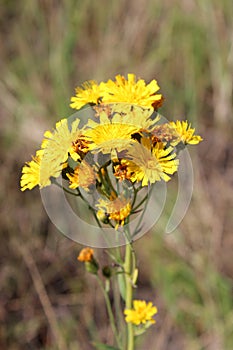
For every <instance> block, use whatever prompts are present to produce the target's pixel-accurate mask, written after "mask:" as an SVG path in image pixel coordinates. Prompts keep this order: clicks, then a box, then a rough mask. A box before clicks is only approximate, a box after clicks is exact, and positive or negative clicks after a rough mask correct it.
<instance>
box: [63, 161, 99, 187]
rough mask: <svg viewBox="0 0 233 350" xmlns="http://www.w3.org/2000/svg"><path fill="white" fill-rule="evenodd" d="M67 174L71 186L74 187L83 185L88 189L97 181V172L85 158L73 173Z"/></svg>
mask: <svg viewBox="0 0 233 350" xmlns="http://www.w3.org/2000/svg"><path fill="white" fill-rule="evenodd" d="M66 176H67V177H68V179H69V180H70V186H69V187H70V188H72V189H75V188H78V187H82V188H84V189H85V190H86V191H88V190H89V188H90V186H91V185H93V184H95V181H96V172H95V171H94V169H93V167H92V166H91V165H89V164H88V163H87V162H86V161H85V160H83V161H82V163H80V164H79V165H78V166H77V167H76V168H75V169H74V173H73V174H68V173H67V174H66Z"/></svg>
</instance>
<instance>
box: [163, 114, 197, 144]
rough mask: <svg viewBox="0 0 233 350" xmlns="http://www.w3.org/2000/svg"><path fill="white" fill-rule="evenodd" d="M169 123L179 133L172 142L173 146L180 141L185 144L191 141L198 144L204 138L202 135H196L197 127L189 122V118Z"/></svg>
mask: <svg viewBox="0 0 233 350" xmlns="http://www.w3.org/2000/svg"><path fill="white" fill-rule="evenodd" d="M169 124H170V126H171V127H172V128H173V129H174V130H175V132H176V134H177V137H176V139H175V140H174V141H173V142H172V143H171V144H172V145H173V146H175V145H177V144H178V143H180V142H183V143H184V144H187V143H189V144H191V145H196V144H198V143H199V142H201V141H202V140H203V139H202V137H201V136H199V135H194V132H195V129H194V128H193V129H192V128H191V124H188V122H187V120H186V121H179V120H177V121H176V122H170V123H169Z"/></svg>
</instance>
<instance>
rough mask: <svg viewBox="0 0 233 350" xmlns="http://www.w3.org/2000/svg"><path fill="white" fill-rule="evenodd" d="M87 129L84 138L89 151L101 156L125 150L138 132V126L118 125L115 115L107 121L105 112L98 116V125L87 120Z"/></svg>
mask: <svg viewBox="0 0 233 350" xmlns="http://www.w3.org/2000/svg"><path fill="white" fill-rule="evenodd" d="M87 127H88V129H87V130H86V132H85V136H84V137H85V139H86V140H87V141H88V142H89V145H88V147H89V150H91V151H93V152H99V151H101V152H102V153H103V154H107V153H112V151H118V152H120V151H122V150H124V149H126V148H127V147H128V146H129V145H130V143H132V142H133V140H132V137H131V136H132V134H134V133H135V132H138V131H139V130H140V128H139V126H136V125H129V124H125V123H124V124H122V123H120V122H119V121H118V117H117V115H116V116H113V117H112V119H109V118H108V114H107V113H105V112H102V113H101V114H100V120H99V123H97V122H95V121H93V120H89V121H88V124H87Z"/></svg>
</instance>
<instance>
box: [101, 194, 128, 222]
mask: <svg viewBox="0 0 233 350" xmlns="http://www.w3.org/2000/svg"><path fill="white" fill-rule="evenodd" d="M96 207H97V208H99V210H98V212H97V216H98V217H101V216H104V214H105V213H106V214H107V215H108V217H109V219H110V220H115V221H118V222H119V224H121V225H122V226H123V225H124V221H125V219H126V218H127V217H128V216H129V215H130V212H131V204H130V201H129V200H128V199H126V198H124V197H117V198H115V199H113V200H104V199H99V203H98V204H96ZM117 227H118V225H117V226H116V229H117Z"/></svg>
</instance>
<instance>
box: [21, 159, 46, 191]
mask: <svg viewBox="0 0 233 350" xmlns="http://www.w3.org/2000/svg"><path fill="white" fill-rule="evenodd" d="M40 162H41V157H40V156H36V157H32V160H31V161H30V162H27V163H26V164H25V165H24V167H23V169H22V177H21V181H20V186H21V191H25V190H26V189H29V190H32V189H33V188H34V187H36V186H37V185H39V183H40ZM48 185H50V181H49V182H48Z"/></svg>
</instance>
